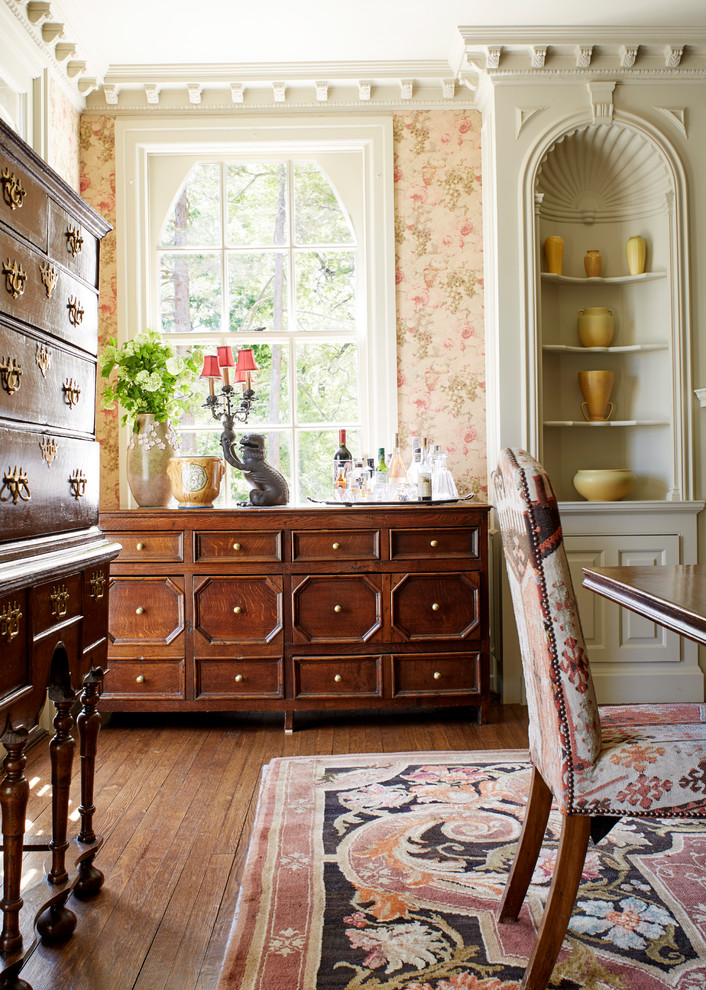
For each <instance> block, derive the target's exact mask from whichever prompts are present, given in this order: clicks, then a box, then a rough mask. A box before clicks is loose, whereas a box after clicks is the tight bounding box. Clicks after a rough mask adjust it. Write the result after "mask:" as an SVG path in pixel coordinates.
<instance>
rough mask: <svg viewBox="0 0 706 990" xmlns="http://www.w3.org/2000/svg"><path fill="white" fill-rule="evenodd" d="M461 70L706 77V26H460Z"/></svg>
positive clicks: (542, 75)
mask: <svg viewBox="0 0 706 990" xmlns="http://www.w3.org/2000/svg"><path fill="white" fill-rule="evenodd" d="M458 34H459V41H458V45H457V47H456V49H455V52H454V53H452V59H453V60H454V61H455V62H456V64H457V65H458V66H459V71H460V72H464V71H466V72H470V73H476V74H483V75H484V76H486V77H487V78H489V79H490V80H491V81H493V82H497V81H501V80H503V79H516V78H517V77H525V78H529V79H538V80H546V79H550V80H551V79H556V78H557V77H560V78H566V77H567V76H581V77H582V78H585V77H586V76H594V75H595V76H601V75H608V74H610V75H611V76H613V77H616V76H617V77H619V78H629V79H632V78H638V79H640V78H644V79H654V78H659V79H701V78H706V30H704V29H703V28H689V27H686V28H664V27H636V26H634V25H633V26H627V25H626V26H623V27H611V28H607V27H594V28H591V27H577V28H565V27H550V26H548V27H536V26H535V27H512V28H501V27H499V28H475V27H464V26H462V27H459V29H458Z"/></svg>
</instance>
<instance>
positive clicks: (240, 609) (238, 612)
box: [233, 605, 243, 615]
mask: <svg viewBox="0 0 706 990" xmlns="http://www.w3.org/2000/svg"><path fill="white" fill-rule="evenodd" d="M233 611H234V612H235V614H236V615H240V613H241V612H242V611H243V610H242V608H241V607H240V605H236V606H235V608H234V609H233Z"/></svg>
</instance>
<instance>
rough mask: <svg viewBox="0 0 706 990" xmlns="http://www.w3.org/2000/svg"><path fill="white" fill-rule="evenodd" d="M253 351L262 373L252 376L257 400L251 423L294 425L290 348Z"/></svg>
mask: <svg viewBox="0 0 706 990" xmlns="http://www.w3.org/2000/svg"><path fill="white" fill-rule="evenodd" d="M253 351H254V355H255V363H256V364H257V366H258V370H257V371H255V372H253V375H252V388H253V391H254V392H255V399H254V401H253V404H252V406H251V408H250V417H249V419H248V424H249V425H250V426H257V425H258V424H262V425H264V424H269V425H272V426H275V425H277V424H278V423H280V424H285V423H290V422H291V412H290V401H289V347H288V346H286V345H283V344H255V345H253ZM246 428H247V427H243V429H246Z"/></svg>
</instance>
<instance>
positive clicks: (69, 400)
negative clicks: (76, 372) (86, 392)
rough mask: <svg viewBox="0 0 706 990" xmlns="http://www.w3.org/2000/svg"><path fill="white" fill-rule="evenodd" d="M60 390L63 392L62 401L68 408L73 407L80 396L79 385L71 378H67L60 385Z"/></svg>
mask: <svg viewBox="0 0 706 990" xmlns="http://www.w3.org/2000/svg"><path fill="white" fill-rule="evenodd" d="M61 390H62V392H63V393H64V402H65V403H66V404H67V406H68V407H69V408H70V409H73V407H74V406H75V405H76V404H77V403H78V400H79V399H80V398H81V386H80V385H79V384H78V383H77V382H75V381H74V380H73V378H67V379H66V381H65V382H64V384H63V385H62V386H61Z"/></svg>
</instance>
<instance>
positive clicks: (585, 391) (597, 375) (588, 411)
mask: <svg viewBox="0 0 706 990" xmlns="http://www.w3.org/2000/svg"><path fill="white" fill-rule="evenodd" d="M614 379H615V375H614V374H613V372H612V371H579V388H580V389H581V394H582V395H583V399H584V401H583V402H582V403H581V412H582V413H583V418H584V419H585V420H587V421H588V422H589V423H607V422H608V420H609V419H610V417H611V415H612V413H613V403H612V402H610V401H609V400H610V393H611V392H612V391H613V381H614Z"/></svg>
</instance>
